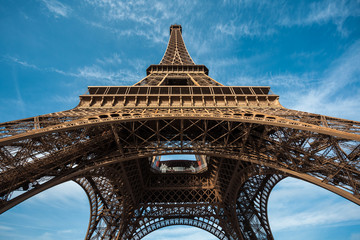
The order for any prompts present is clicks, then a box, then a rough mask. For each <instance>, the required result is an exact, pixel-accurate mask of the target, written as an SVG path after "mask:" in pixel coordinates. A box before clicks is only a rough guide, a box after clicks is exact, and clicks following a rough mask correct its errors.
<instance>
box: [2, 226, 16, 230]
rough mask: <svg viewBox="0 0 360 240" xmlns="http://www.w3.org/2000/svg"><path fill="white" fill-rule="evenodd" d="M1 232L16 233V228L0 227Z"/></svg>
mask: <svg viewBox="0 0 360 240" xmlns="http://www.w3.org/2000/svg"><path fill="white" fill-rule="evenodd" d="M0 230H1V231H14V228H12V227H8V226H1V225H0Z"/></svg>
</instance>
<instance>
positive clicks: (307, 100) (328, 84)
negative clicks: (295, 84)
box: [292, 41, 360, 119]
mask: <svg viewBox="0 0 360 240" xmlns="http://www.w3.org/2000/svg"><path fill="white" fill-rule="evenodd" d="M359 62H360V41H357V42H355V43H354V44H353V45H351V46H350V47H349V48H348V49H347V51H346V52H345V53H344V54H343V55H342V56H341V57H340V58H339V59H337V60H335V61H334V62H333V63H332V64H331V66H329V68H328V69H327V70H326V71H325V72H324V73H323V76H322V77H321V78H320V79H319V84H318V86H317V87H314V86H312V88H311V89H303V91H301V92H298V93H299V94H298V96H297V99H298V100H297V103H294V104H293V105H292V107H293V108H296V109H300V110H304V111H309V112H320V113H323V114H325V113H328V114H335V115H336V116H341V115H343V114H344V113H346V112H347V113H350V114H351V117H352V118H353V119H360V114H359V113H357V112H354V111H351V109H359V108H360V101H359V97H358V96H359V94H360V89H359V86H358V85H356V83H359V82H360V68H359V66H358V64H356V63H359ZM347 110H348V111H347Z"/></svg>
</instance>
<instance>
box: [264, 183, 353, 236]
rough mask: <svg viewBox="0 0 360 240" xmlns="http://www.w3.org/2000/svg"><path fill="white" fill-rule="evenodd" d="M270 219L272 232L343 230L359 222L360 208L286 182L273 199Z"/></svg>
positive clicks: (312, 187) (314, 188) (317, 189)
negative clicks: (319, 229) (326, 228)
mask: <svg viewBox="0 0 360 240" xmlns="http://www.w3.org/2000/svg"><path fill="white" fill-rule="evenodd" d="M269 219H270V225H271V227H272V230H273V231H290V230H292V229H306V228H311V227H315V228H319V227H330V226H335V225H336V226H344V225H352V224H358V223H359V222H360V208H358V209H356V208H355V209H354V203H351V202H349V201H347V200H345V199H342V198H341V197H339V196H336V195H335V194H334V193H331V192H328V191H327V190H324V189H321V188H320V187H317V186H315V185H312V184H310V183H307V182H304V181H301V180H296V179H293V178H287V179H286V180H283V181H282V182H280V183H279V184H278V186H276V187H275V188H274V190H273V192H272V193H271V195H270V199H269Z"/></svg>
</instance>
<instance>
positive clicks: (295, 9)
mask: <svg viewBox="0 0 360 240" xmlns="http://www.w3.org/2000/svg"><path fill="white" fill-rule="evenodd" d="M224 5H226V6H232V7H233V9H234V10H233V11H235V12H234V13H233V14H231V12H230V13H229V16H232V18H231V20H228V21H225V22H220V23H218V24H217V25H216V26H215V29H216V30H217V31H218V32H219V33H221V34H227V35H231V36H233V37H238V38H241V37H261V36H269V35H272V34H275V33H276V32H278V30H279V28H281V27H294V26H302V27H304V26H311V25H324V24H328V23H331V24H334V25H335V26H336V27H337V30H338V32H340V33H341V34H342V35H346V34H347V33H348V30H347V29H346V28H344V22H345V21H346V20H347V19H348V18H350V17H358V16H360V4H359V2H358V1H357V0H343V1H332V0H324V1H316V2H313V3H307V2H306V1H305V2H300V1H299V2H297V3H296V4H295V5H294V4H289V3H288V2H286V1H285V2H284V1H264V0H259V1H248V0H242V1H231V0H226V1H224ZM290 5H291V6H290ZM249 13H252V14H254V13H255V14H254V15H256V17H254V16H249Z"/></svg>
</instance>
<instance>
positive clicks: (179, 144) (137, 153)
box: [0, 115, 360, 239]
mask: <svg viewBox="0 0 360 240" xmlns="http://www.w3.org/2000/svg"><path fill="white" fill-rule="evenodd" d="M75 126H76V124H75ZM40 127H41V123H40ZM339 127H340V128H342V129H349V128H346V127H344V126H339ZM32 131H37V129H35V130H32ZM349 134H351V136H353V138H354V139H345V138H341V137H337V136H331V135H329V134H322V133H317V132H313V131H306V130H302V129H294V128H289V127H281V126H274V125H265V124H259V123H251V122H242V121H229V120H228V119H218V120H206V119H191V118H190V119H183V118H179V119H176V118H174V117H172V119H166V118H165V119H150V120H149V119H144V120H142V119H141V118H139V116H138V115H133V118H132V119H127V120H126V121H118V122H115V123H113V122H110V123H104V122H102V121H99V122H98V123H97V124H94V123H93V124H91V125H87V126H76V127H75V128H74V127H71V128H68V129H62V130H61V131H49V132H46V131H42V134H31V135H30V137H27V138H24V137H21V138H20V139H16V138H15V139H13V140H11V141H4V142H3V143H2V146H1V148H0V156H1V158H2V161H1V173H0V183H1V186H2V188H1V200H2V201H1V206H2V211H5V210H7V209H9V208H10V207H12V206H14V205H16V204H17V203H19V202H21V201H23V200H25V199H27V198H28V197H31V196H33V195H34V194H36V193H38V192H41V191H43V190H45V189H47V188H49V187H51V186H54V185H56V184H59V183H61V182H64V181H67V180H77V181H78V182H79V183H80V185H81V186H83V188H84V189H85V190H86V192H87V194H88V196H89V199H90V203H91V209H92V213H91V220H90V226H89V231H88V235H87V238H88V239H92V238H97V237H100V236H101V237H105V238H112V237H114V236H119V237H120V239H122V238H124V239H126V238H139V239H140V238H141V237H143V236H145V235H146V234H148V233H150V232H151V231H154V230H155V229H158V228H160V227H164V226H167V225H169V224H175V223H176V224H188V225H193V226H197V227H201V228H203V229H205V230H207V231H209V232H211V233H213V234H214V235H216V236H218V237H219V238H220V239H237V238H239V236H241V237H242V238H244V239H252V238H255V237H256V238H257V239H266V238H271V236H272V235H271V231H270V228H269V225H268V221H267V214H266V203H267V198H268V195H269V193H270V190H271V188H272V187H273V185H275V184H276V182H277V181H278V180H280V179H281V178H282V176H294V177H297V178H300V179H304V180H306V181H309V182H312V183H314V184H317V185H319V186H321V187H324V188H326V189H328V190H331V191H333V192H335V193H337V194H339V195H341V196H343V197H346V198H347V199H349V200H351V201H353V202H355V203H357V204H359V203H360V200H359V191H360V190H359V189H360V181H359V179H360V174H359V172H360V167H359V166H360V164H359V163H360V146H359V141H357V139H356V138H358V135H356V134H353V133H349ZM16 136H17V135H14V137H16ZM3 140H6V138H3ZM4 143H5V144H4ZM184 153H185V154H201V155H207V156H208V159H209V160H208V161H209V169H208V171H206V172H205V173H202V174H172V175H171V174H170V175H168V174H165V175H162V174H156V173H153V172H151V171H150V170H149V169H150V165H149V164H150V162H149V157H151V156H153V155H163V154H184ZM277 176H279V177H277ZM139 180H140V181H139ZM15 192H17V193H16V194H15V195H17V196H15V195H13V193H15ZM12 196H14V197H12ZM242 199H247V201H244V200H242ZM191 212H193V214H190V213H191ZM156 213H161V214H158V215H156ZM195 213H196V214H195ZM182 221H183V222H182ZM125 226H131V227H130V228H129V227H125Z"/></svg>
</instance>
